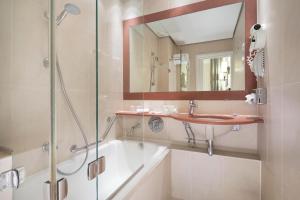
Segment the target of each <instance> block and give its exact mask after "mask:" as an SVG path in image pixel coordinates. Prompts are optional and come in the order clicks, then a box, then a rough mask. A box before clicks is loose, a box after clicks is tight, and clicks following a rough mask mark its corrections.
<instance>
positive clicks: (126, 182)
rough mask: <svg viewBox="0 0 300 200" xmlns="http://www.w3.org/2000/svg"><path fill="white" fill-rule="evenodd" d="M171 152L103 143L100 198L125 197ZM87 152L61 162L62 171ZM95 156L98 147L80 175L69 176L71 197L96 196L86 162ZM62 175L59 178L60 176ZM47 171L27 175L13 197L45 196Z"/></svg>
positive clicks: (39, 198) (33, 198)
mask: <svg viewBox="0 0 300 200" xmlns="http://www.w3.org/2000/svg"><path fill="white" fill-rule="evenodd" d="M167 153H168V149H167V148H166V147H164V146H159V145H156V144H153V143H144V144H143V145H142V144H141V143H140V142H135V141H120V140H113V141H111V142H109V143H106V144H103V145H100V147H99V157H100V156H105V159H106V169H105V172H104V173H103V174H101V175H99V178H98V194H99V199H101V200H102V199H103V200H104V199H126V198H127V195H128V194H129V193H130V191H132V190H133V189H134V187H135V186H136V185H137V184H138V183H139V181H140V180H141V179H142V178H143V176H144V175H145V174H147V172H148V171H149V170H150V169H152V168H154V167H155V166H156V165H157V164H158V163H159V162H160V161H161V160H162V159H163V158H164V157H165V156H166V155H167ZM83 157H84V153H81V154H80V155H77V156H76V157H74V158H73V159H71V160H67V161H65V162H63V163H60V164H59V168H60V169H62V170H63V171H68V169H70V168H71V169H74V168H73V167H72V166H74V165H76V166H78V165H79V163H80V161H82V159H83ZM95 158H96V149H95V148H94V149H91V150H90V154H89V159H88V162H87V163H86V164H85V166H84V167H83V169H81V170H80V171H79V172H78V173H77V174H75V175H73V176H69V177H67V180H68V185H69V194H68V198H67V199H68V200H83V199H85V200H94V199H96V180H92V181H88V179H87V164H88V163H89V162H91V161H92V160H95ZM59 178H60V177H58V179H59ZM47 180H48V170H43V171H41V172H38V173H36V174H34V175H32V176H30V177H27V178H26V181H25V183H24V184H23V185H22V186H21V187H20V188H19V189H18V190H16V191H15V192H14V200H42V199H44V194H43V191H44V188H43V187H44V184H43V183H44V182H45V181H47Z"/></svg>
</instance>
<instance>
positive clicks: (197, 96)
mask: <svg viewBox="0 0 300 200" xmlns="http://www.w3.org/2000/svg"><path fill="white" fill-rule="evenodd" d="M240 2H243V3H244V6H245V59H246V58H247V56H248V55H249V47H250V39H249V38H250V28H251V27H252V26H253V25H254V24H256V22H257V3H256V0H206V1H202V2H197V3H193V4H188V5H185V6H180V7H176V8H172V9H168V10H164V11H160V12H157V13H152V14H148V15H144V16H140V17H136V18H132V19H128V20H124V21H123V99H124V100H244V99H245V96H246V95H247V94H249V93H251V92H253V89H255V88H256V85H257V82H256V77H255V76H254V74H253V73H252V72H251V70H250V66H249V65H248V64H247V62H246V61H245V90H238V91H179V92H130V50H129V49H130V48H129V45H130V44H129V43H130V41H129V30H130V27H131V26H135V25H139V24H145V23H150V22H154V21H158V20H163V19H168V18H172V17H177V16H181V15H185V14H190V13H194V12H198V11H203V10H208V9H212V8H217V7H221V6H225V5H230V4H235V3H240Z"/></svg>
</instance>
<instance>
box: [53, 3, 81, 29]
mask: <svg viewBox="0 0 300 200" xmlns="http://www.w3.org/2000/svg"><path fill="white" fill-rule="evenodd" d="M68 14H71V15H79V14H80V8H79V7H78V6H76V5H75V4H71V3H67V4H65V6H64V9H63V11H62V12H61V13H60V14H59V15H58V17H57V18H56V24H57V25H58V26H59V25H60V23H61V22H62V21H63V20H64V19H65V17H66V16H67V15H68Z"/></svg>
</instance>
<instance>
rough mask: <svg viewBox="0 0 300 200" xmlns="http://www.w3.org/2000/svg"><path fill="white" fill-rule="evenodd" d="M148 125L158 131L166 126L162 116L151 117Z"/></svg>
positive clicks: (153, 130) (155, 131)
mask: <svg viewBox="0 0 300 200" xmlns="http://www.w3.org/2000/svg"><path fill="white" fill-rule="evenodd" d="M148 126H149V128H150V129H151V131H152V132H154V133H158V132H161V131H162V130H163V128H164V121H163V120H162V118H161V117H156V116H152V117H150V119H149V122H148Z"/></svg>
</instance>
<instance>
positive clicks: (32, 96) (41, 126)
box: [0, 0, 50, 200]
mask: <svg viewBox="0 0 300 200" xmlns="http://www.w3.org/2000/svg"><path fill="white" fill-rule="evenodd" d="M47 12H48V2H47V1H22V0H1V1H0V25H1V29H0V44H1V45H0V91H1V95H0V109H1V112H0V174H1V175H3V173H5V172H7V171H8V170H12V169H14V170H17V171H18V173H19V178H20V179H19V181H16V182H14V184H13V186H14V187H18V189H14V190H12V189H11V188H10V187H8V188H6V189H4V188H5V186H4V185H1V187H2V188H1V189H0V190H2V191H0V199H5V200H6V199H8V200H10V199H15V200H27V199H30V200H35V199H36V200H41V199H43V191H44V190H43V187H44V184H43V183H44V182H45V181H47V180H49V178H50V177H49V170H48V166H49V162H48V161H49V157H48V152H47V149H48V143H49V142H48V141H49V136H50V73H49V67H48V62H47V57H48V32H49V30H48V17H47ZM42 147H44V149H43V148H42ZM13 172H16V171H13ZM7 175H8V174H7ZM1 177H2V178H3V176H1ZM7 177H8V176H7ZM10 177H14V178H16V177H17V173H11V174H10ZM8 180H9V179H8ZM2 181H3V179H2V180H1V183H3V182H2ZM8 184H12V182H10V183H8Z"/></svg>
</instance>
